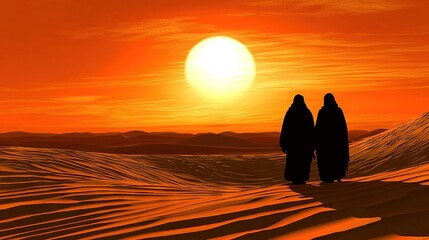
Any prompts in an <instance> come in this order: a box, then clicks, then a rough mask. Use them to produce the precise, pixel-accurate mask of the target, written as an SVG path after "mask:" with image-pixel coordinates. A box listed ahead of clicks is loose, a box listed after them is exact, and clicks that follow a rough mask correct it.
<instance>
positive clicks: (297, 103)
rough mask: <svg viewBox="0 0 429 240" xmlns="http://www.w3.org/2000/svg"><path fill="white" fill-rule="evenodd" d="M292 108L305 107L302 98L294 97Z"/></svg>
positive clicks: (299, 96)
mask: <svg viewBox="0 0 429 240" xmlns="http://www.w3.org/2000/svg"><path fill="white" fill-rule="evenodd" d="M292 107H307V105H305V102H304V97H303V96H302V95H301V94H297V95H295V97H294V98H293V102H292Z"/></svg>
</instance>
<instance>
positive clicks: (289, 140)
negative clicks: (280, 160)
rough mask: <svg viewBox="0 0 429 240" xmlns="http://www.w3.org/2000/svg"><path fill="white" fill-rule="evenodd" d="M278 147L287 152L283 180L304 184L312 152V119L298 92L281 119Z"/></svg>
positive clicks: (307, 176)
mask: <svg viewBox="0 0 429 240" xmlns="http://www.w3.org/2000/svg"><path fill="white" fill-rule="evenodd" d="M280 147H281V148H282V151H283V152H284V153H286V154H287V155H286V167H285V173H284V177H285V180H286V181H292V183H294V184H305V181H308V179H309V176H310V165H311V160H312V158H313V154H314V120H313V115H312V114H311V112H310V110H309V109H308V108H307V106H306V105H305V102H304V97H303V96H301V95H299V94H298V95H296V96H295V97H294V99H293V103H292V105H291V106H290V108H289V110H288V111H287V112H286V115H285V118H284V120H283V125H282V131H281V134H280Z"/></svg>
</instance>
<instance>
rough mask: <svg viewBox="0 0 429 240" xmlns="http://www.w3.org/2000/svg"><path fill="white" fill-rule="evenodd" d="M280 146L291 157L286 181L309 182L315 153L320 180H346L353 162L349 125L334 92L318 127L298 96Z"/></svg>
mask: <svg viewBox="0 0 429 240" xmlns="http://www.w3.org/2000/svg"><path fill="white" fill-rule="evenodd" d="M280 147H281V148H282V151H283V152H284V153H286V154H287V155H286V167H285V172H284V177H285V180H286V181H292V183H294V184H304V183H305V182H306V181H308V180H309V176H310V166H311V161H312V158H313V157H314V150H316V153H317V165H318V168H319V176H320V180H322V181H323V182H333V181H334V180H337V181H340V180H341V179H342V178H344V177H345V176H346V172H347V168H348V163H349V146H348V133H347V124H346V121H345V118H344V114H343V111H342V110H341V108H339V107H338V104H337V103H336V101H335V98H334V96H333V95H332V94H331V93H328V94H326V95H325V98H324V106H323V107H322V108H321V109H320V110H319V113H318V115H317V121H316V126H314V120H313V115H312V114H311V112H310V110H309V109H308V108H307V106H306V105H305V102H304V97H303V96H301V95H299V94H298V95H296V96H295V98H294V100H293V103H292V105H291V107H290V108H289V110H288V111H287V112H286V115H285V118H284V120H283V125H282V131H281V134H280Z"/></svg>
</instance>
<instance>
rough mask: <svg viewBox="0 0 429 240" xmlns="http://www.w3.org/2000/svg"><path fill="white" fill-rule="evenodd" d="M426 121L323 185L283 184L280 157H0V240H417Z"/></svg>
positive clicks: (371, 146) (28, 153) (426, 231)
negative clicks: (340, 178)
mask: <svg viewBox="0 0 429 240" xmlns="http://www.w3.org/2000/svg"><path fill="white" fill-rule="evenodd" d="M428 118H429V116H428V114H426V115H424V116H422V117H421V118H419V119H417V120H415V121H411V122H409V123H406V124H404V125H401V126H399V127H398V128H396V129H392V130H390V131H387V132H384V133H381V134H379V135H376V136H374V137H372V138H368V139H365V140H364V141H362V142H356V143H354V144H353V145H352V146H351V153H352V162H351V166H350V178H349V179H347V180H346V181H345V182H342V183H334V184H325V185H323V184H322V185H321V184H319V182H318V181H313V182H311V184H309V185H306V186H288V185H285V184H283V179H282V172H283V167H284V156H283V155H282V154H257V155H119V154H107V153H88V152H81V151H73V150H59V149H36V148H25V147H0V239H82V238H83V239H85V238H86V239H373V238H374V239H392V238H394V239H396V238H399V239H414V238H415V239H424V238H427V236H429V204H427V203H428V202H429V162H428V155H427V142H428V141H427V140H425V138H426V139H427V138H428V137H427V136H428V134H426V133H427V129H428V127H427V126H428V125H427V123H428ZM416 146H417V147H416ZM380 149H381V150H380ZM377 159H379V160H377ZM313 165H315V164H313ZM316 177H317V172H314V171H313V175H312V178H313V179H315V178H316Z"/></svg>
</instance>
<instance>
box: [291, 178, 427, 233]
mask: <svg viewBox="0 0 429 240" xmlns="http://www.w3.org/2000/svg"><path fill="white" fill-rule="evenodd" d="M290 189H291V190H292V191H295V192H297V193H300V194H302V195H303V196H305V197H311V198H313V199H314V200H316V201H319V202H321V203H322V206H323V207H328V208H333V209H335V211H328V212H322V213H318V214H316V215H320V216H316V215H315V216H313V218H315V219H316V218H318V219H320V222H319V223H318V222H317V221H316V222H314V221H312V224H316V225H317V224H323V223H326V222H329V221H335V220H339V219H342V218H347V217H355V218H380V220H378V221H375V222H372V223H369V224H367V225H363V226H360V227H356V228H353V229H350V230H348V231H344V232H337V233H332V234H329V235H325V236H323V237H319V238H317V239H371V238H376V237H381V236H386V235H392V234H395V235H399V236H429V204H428V202H429V187H428V186H423V185H420V184H418V183H403V182H381V181H370V182H341V183H332V184H321V185H320V186H315V185H292V186H290ZM315 219H314V220H315ZM293 225H295V226H293ZM299 225H302V228H305V227H309V226H311V225H309V224H308V223H306V219H303V220H302V221H298V222H295V223H293V224H291V225H288V226H286V227H285V228H290V229H300V228H301V227H300V226H299ZM283 230H284V231H287V229H283Z"/></svg>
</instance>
